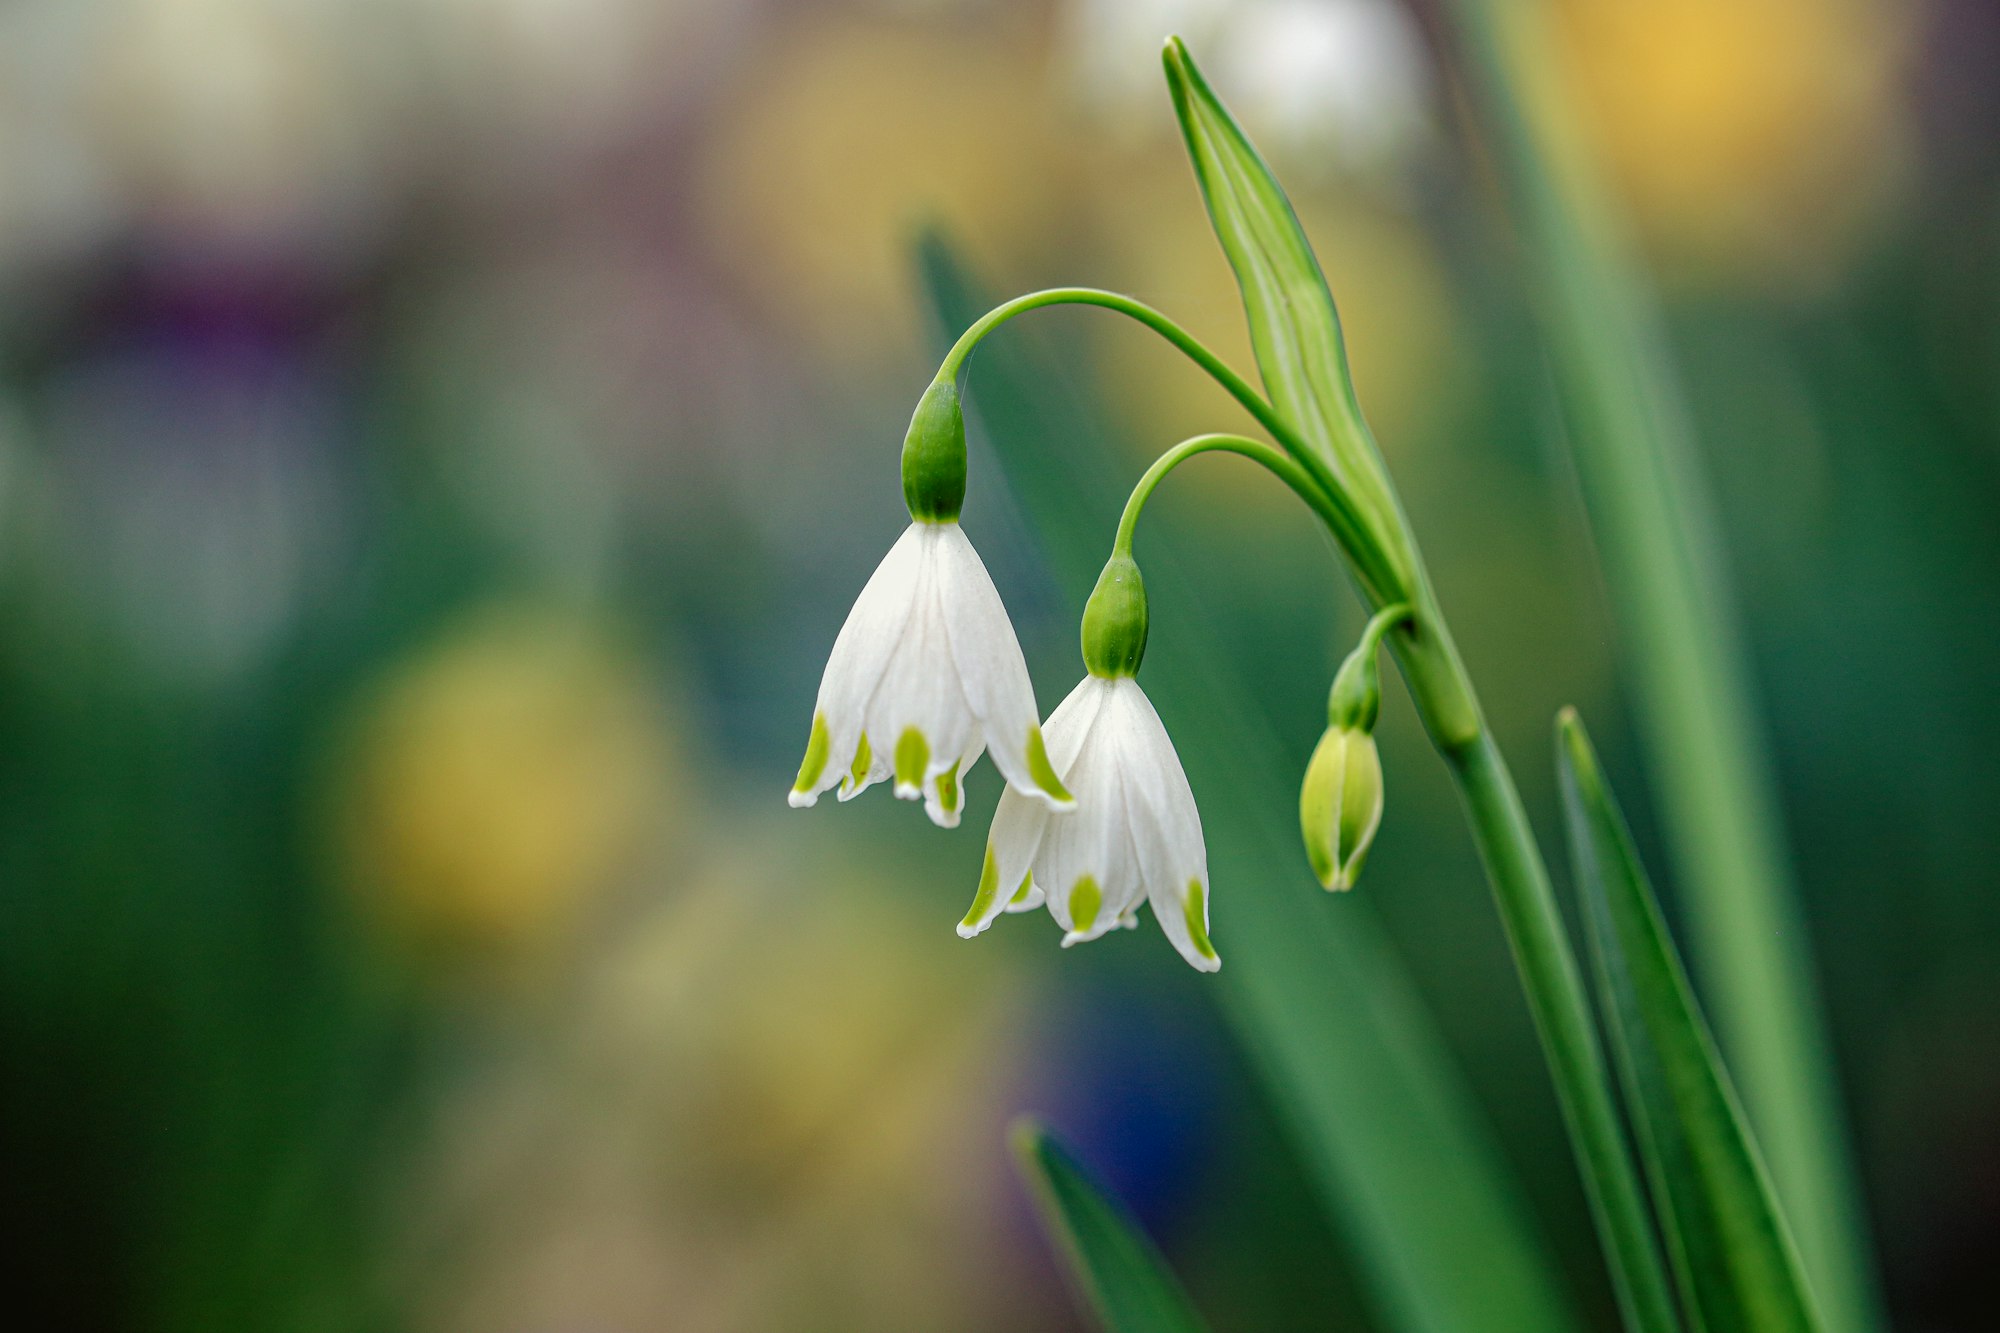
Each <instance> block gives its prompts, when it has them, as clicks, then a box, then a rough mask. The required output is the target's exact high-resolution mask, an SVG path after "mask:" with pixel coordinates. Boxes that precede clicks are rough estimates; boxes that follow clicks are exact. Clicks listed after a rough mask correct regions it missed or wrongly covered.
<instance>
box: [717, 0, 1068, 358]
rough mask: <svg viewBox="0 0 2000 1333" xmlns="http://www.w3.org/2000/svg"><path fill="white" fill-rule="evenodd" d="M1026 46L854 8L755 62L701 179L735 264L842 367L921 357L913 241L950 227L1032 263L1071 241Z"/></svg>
mask: <svg viewBox="0 0 2000 1333" xmlns="http://www.w3.org/2000/svg"><path fill="white" fill-rule="evenodd" d="M1045 82H1046V80H1045V78H1044V76H1043V74H1042V72H1041V70H1040V68H1039V65H1038V64H1037V63H1036V62H1035V61H1034V60H1032V59H1030V58H1029V52H1028V49H1027V45H1026V43H1025V42H1022V43H1017V44H1009V43H1007V42H1005V41H1001V40H987V41H976V42H975V41H968V40H965V39H964V37H963V36H962V35H959V34H955V33H953V32H952V31H950V30H949V29H936V30H926V29H922V28H918V27H913V26H904V25H889V24H883V23H870V22H867V21H864V20H857V19H854V18H851V17H815V18H813V19H810V20H800V21H798V22H796V23H795V24H794V25H793V26H792V28H791V30H790V31H788V32H785V33H783V34H782V35H781V36H780V37H779V38H777V39H776V42H775V47H774V49H773V50H771V51H770V52H768V53H766V54H765V55H764V56H763V57H762V58H761V59H759V60H758V61H756V62H755V63H754V64H753V65H752V66H750V67H749V74H748V77H746V78H745V79H743V80H742V81H741V83H740V85H739V86H738V87H736V88H735V89H734V90H733V95H732V97H731V99H730V102H729V104H728V106H727V107H726V108H725V109H724V111H723V116H724V119H723V121H722V122H721V124H720V125H719V126H718V127H717V130H716V133H715V134H714V136H713V138H712V139H711V140H710V142H709V143H708V145H707V151H706V153H705V156H704V159H703V162H702V165H701V167H700V169H699V172H698V174H697V179H696V181H695V184H694V186H693V187H692V188H693V197H694V199H695V200H696V201H697V204H698V207H699V208H700V210H701V220H702V223H703V226H704V229H705V231H706V232H707V235H708V238H709V243H710V245H711V247H712V248H713V250H714V252H715V254H716V256H717V257H718V259H719V260H720V261H721V262H722V263H723V264H724V265H726V266H727V268H728V269H729V270H730V271H731V272H732V273H733V274H734V275H735V277H736V279H737V280H738V281H739V282H740V283H741V284H742V285H743V287H744V288H745V289H746V290H747V291H748V292H749V294H750V295H751V296H752V298H753V299H755V300H757V301H758V302H759V304H760V305H761V306H762V307H763V308H764V309H765V310H766V311H767V312H768V313H769V314H770V315H771V316H772V317H773V318H774V319H778V320H782V321H784V322H785V323H787V324H788V325H790V326H791V327H792V328H793V329H794V330H795V331H797V332H799V333H801V334H803V335H805V336H806V337H807V338H808V339H809V340H810V342H811V343H812V344H813V346H814V349H815V350H816V351H817V352H819V353H820V354H821V355H823V356H825V357H827V358H829V359H830V360H832V361H834V362H835V363H836V364H840V365H846V366H854V365H857V364H860V365H871V364H894V363H895V362H896V361H897V360H898V359H899V358H900V359H907V358H908V357H910V356H912V355H914V354H915V349H916V348H917V347H918V346H919V345H920V344H919V341H918V339H919V335H920V333H921V330H922V325H921V323H920V322H919V312H920V310H921V305H920V303H919V302H918V301H917V299H916V293H915V291H914V289H913V286H912V281H911V264H910V249H909V247H910V241H911V238H912V235H913V231H914V229H915V228H916V227H918V226H919V225H922V224H925V223H927V222H931V221H939V222H942V223H943V224H945V225H946V226H948V227H949V228H951V230H952V233H953V234H954V235H955V236H958V237H961V238H963V239H964V240H965V241H966V242H967V244H968V245H969V246H970V247H971V250H972V253H974V254H975V255H977V256H979V258H980V260H981V262H982V263H991V264H992V265H993V266H994V267H996V268H998V269H999V270H1000V271H1003V272H1015V271H1018V270H1019V267H1020V263H1021V261H1022V259H1023V257H1024V256H1026V255H1028V254H1032V253H1033V252H1034V251H1035V248H1036V247H1037V246H1038V245H1042V244H1047V243H1049V242H1051V241H1052V240H1054V239H1056V233H1057V230H1058V227H1057V217H1058V213H1057V210H1058V207H1059V206H1060V203H1061V200H1062V196H1063V194H1064V186H1063V184H1062V174H1063V173H1062V167H1061V163H1062V161H1063V157H1062V152H1061V142H1060V140H1059V139H1058V138H1057V137H1056V136H1055V135H1054V134H1053V133H1052V132H1051V128H1050V125H1049V123H1048V120H1047V112H1046V110H1045V107H1046V105H1047V103H1048V101H1049V99H1048V98H1047V97H1045V96H1043V95H1041V94H1040V93H1039V91H1038V90H1039V89H1040V88H1041V86H1042V85H1043V84H1044V83H1045Z"/></svg>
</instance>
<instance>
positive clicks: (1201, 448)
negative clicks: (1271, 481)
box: [1111, 434, 1407, 610]
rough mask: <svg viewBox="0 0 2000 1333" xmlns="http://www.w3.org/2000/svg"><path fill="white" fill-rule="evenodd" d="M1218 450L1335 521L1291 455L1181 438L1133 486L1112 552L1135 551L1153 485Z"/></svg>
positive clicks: (1250, 444)
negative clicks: (1253, 465) (1253, 466)
mask: <svg viewBox="0 0 2000 1333" xmlns="http://www.w3.org/2000/svg"><path fill="white" fill-rule="evenodd" d="M1217 452H1220V453H1230V454H1237V455H1240V456H1241V457H1244V458H1247V459H1249V460H1250V461H1251V462H1253V463H1258V464H1261V465H1262V466H1263V467H1264V468H1265V469H1266V470H1268V471H1270V472H1271V473H1272V474H1273V475H1275V476H1276V477H1277V478H1278V480H1280V481H1282V482H1284V483H1285V485H1287V486H1289V487H1291V488H1292V491H1293V492H1294V493H1295V494H1296V495H1297V496H1298V497H1299V498H1300V499H1301V500H1304V501H1305V502H1306V503H1307V504H1308V505H1310V506H1312V509H1313V512H1314V513H1316V514H1318V515H1319V516H1320V518H1321V520H1322V521H1324V522H1325V523H1327V524H1328V525H1331V524H1332V523H1333V521H1334V520H1333V517H1332V515H1331V513H1330V512H1329V511H1330V510H1331V508H1332V506H1331V505H1329V504H1328V503H1327V499H1326V496H1325V495H1324V494H1323V493H1322V492H1321V491H1320V489H1319V485H1318V483H1317V482H1315V481H1314V480H1313V478H1312V476H1311V474H1310V473H1308V472H1307V471H1306V470H1305V469H1304V468H1302V467H1300V466H1299V465H1298V463H1297V462H1295V461H1294V460H1293V459H1292V458H1291V457H1290V456H1289V455H1286V454H1284V453H1281V452H1280V451H1279V450H1277V449H1274V448H1272V447H1271V446H1270V445H1268V444H1266V443H1264V442H1263V441H1262V440H1253V439H1251V438H1250V437H1249V436H1247V435H1224V434H1212V435H1196V436H1194V437H1193V438H1192V439H1186V440H1182V441H1181V442H1180V443H1179V444H1177V445H1175V446H1174V447H1173V448H1171V449H1169V450H1167V451H1166V452H1165V453H1163V454H1161V455H1160V456H1159V457H1158V458H1156V459H1154V460H1153V465H1152V466H1151V467H1149V468H1147V469H1146V471H1145V475H1143V476H1141V477H1140V478H1139V480H1138V482H1137V483H1136V484H1135V485H1134V486H1133V487H1132V494H1131V496H1130V497H1129V498H1128V499H1127V500H1126V501H1125V512H1124V513H1123V514H1121V515H1120V516H1119V518H1118V536H1117V537H1116V538H1115V539H1114V540H1113V542H1112V544H1111V552H1112V554H1113V555H1130V554H1131V553H1132V533H1133V531H1134V529H1136V528H1137V527H1138V526H1139V513H1140V511H1141V510H1143V509H1144V508H1145V507H1146V501H1147V500H1149V499H1151V498H1152V495H1153V490H1154V488H1155V487H1157V486H1158V485H1159V484H1160V483H1161V482H1162V481H1163V480H1165V479H1166V475H1167V474H1168V473H1169V472H1172V471H1173V470H1174V469H1175V468H1177V467H1179V466H1180V465H1181V464H1182V463H1185V462H1186V461H1187V460H1188V459H1190V458H1193V457H1194V456H1195V455H1197V454H1206V453H1217ZM1405 609H1406V610H1407V608H1405Z"/></svg>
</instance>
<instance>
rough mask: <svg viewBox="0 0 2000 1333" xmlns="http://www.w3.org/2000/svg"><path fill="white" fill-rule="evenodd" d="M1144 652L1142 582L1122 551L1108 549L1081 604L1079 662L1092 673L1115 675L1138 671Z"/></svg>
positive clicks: (1111, 677) (1144, 611)
mask: <svg viewBox="0 0 2000 1333" xmlns="http://www.w3.org/2000/svg"><path fill="white" fill-rule="evenodd" d="M1145 655H1146V583H1145V580H1144V579H1141V578H1140V577H1139V566H1138V565H1137V564H1135V563H1134V562H1133V560H1132V557H1131V556H1129V555H1127V554H1125V553H1124V552H1123V551H1116V552H1113V553H1112V556H1111V559H1109V560H1107V561H1106V562H1105V564H1104V572H1103V573H1102V574H1099V575H1098V576H1097V586H1096V587H1095V588H1093V589H1091V593H1090V600H1089V601H1087V602H1085V603H1084V604H1083V665H1084V669H1085V670H1087V671H1089V672H1090V674H1091V675H1093V676H1102V677H1105V678H1107V679H1115V678H1117V677H1119V676H1134V675H1137V674H1138V672H1139V659H1140V658H1142V657H1144V656H1145Z"/></svg>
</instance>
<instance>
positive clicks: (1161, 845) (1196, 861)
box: [1117, 680, 1222, 972]
mask: <svg viewBox="0 0 2000 1333" xmlns="http://www.w3.org/2000/svg"><path fill="white" fill-rule="evenodd" d="M1119 685H1120V687H1121V689H1120V694H1119V698H1118V700H1117V707H1118V710H1119V716H1120V720H1121V725H1120V727H1119V734H1120V735H1121V737H1122V739H1123V740H1124V743H1125V754H1124V773H1125V777H1126V782H1127V786H1126V795H1127V798H1128V800H1129V802H1130V819H1131V824H1132V834H1133V841H1134V844H1135V845H1136V847H1137V854H1138V859H1139V865H1140V870H1141V874H1142V875H1143V877H1144V880H1145V888H1146V898H1147V900H1148V901H1149V902H1150V903H1151V904H1152V907H1153V916H1154V918H1155V919H1156V920H1158V921H1159V923H1160V929H1161V930H1162V931H1164V932H1165V933H1166V936H1167V938H1168V939H1169V940H1171V941H1172V942H1173V946H1174V948H1175V949H1176V950H1178V951H1179V953H1180V955H1181V957H1183V958H1185V959H1187V961H1188V963H1189V964H1190V965H1191V966H1193V967H1194V968H1195V969H1197V970H1198V971H1202V972H1213V971H1215V970H1216V969H1217V968H1219V967H1221V966H1222V960H1221V959H1220V958H1219V957H1217V956H1216V952H1215V946H1214V945H1213V944H1212V943H1211V942H1210V941H1209V935H1208V849H1207V846H1206V844H1205V843H1204V841H1203V839H1202V834H1201V812H1200V811H1199V810H1198V809H1197V808H1196V807H1195V803H1194V791H1193V789H1192V788H1190V787H1189V786H1188V780H1187V773H1186V772H1185V771H1184V770H1183V769H1182V768H1181V760H1180V755H1179V754H1177V753H1176V752H1175V750H1174V743H1173V740H1172V738H1171V737H1169V736H1168V735H1167V729H1166V726H1165V725H1164V724H1163V723H1162V722H1161V721H1160V715H1159V714H1158V713H1157V712H1155V711H1154V709H1153V704H1152V701H1151V700H1150V699H1148V698H1147V697H1146V693H1145V691H1144V690H1142V689H1141V688H1140V687H1139V683H1138V682H1137V681H1132V680H1125V681H1120V682H1119Z"/></svg>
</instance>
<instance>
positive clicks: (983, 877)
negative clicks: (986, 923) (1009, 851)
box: [958, 846, 1000, 933]
mask: <svg viewBox="0 0 2000 1333" xmlns="http://www.w3.org/2000/svg"><path fill="white" fill-rule="evenodd" d="M999 892H1000V863H999V862H998V861H996V860H995V859H994V857H993V848H992V847H991V846H988V847H987V849H986V864H985V865H984V866H983V867H981V869H980V871H979V891H978V892H977V893H975V894H973V895H972V906H970V907H968V908H967V909H965V919H964V920H963V921H960V922H959V923H958V928H959V931H960V933H964V932H966V931H969V930H972V929H974V928H975V927H977V926H978V924H979V918H980V917H982V916H984V915H986V909H987V908H989V907H991V906H992V905H993V899H994V896H995V895H996V894H998V893H999Z"/></svg>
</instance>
